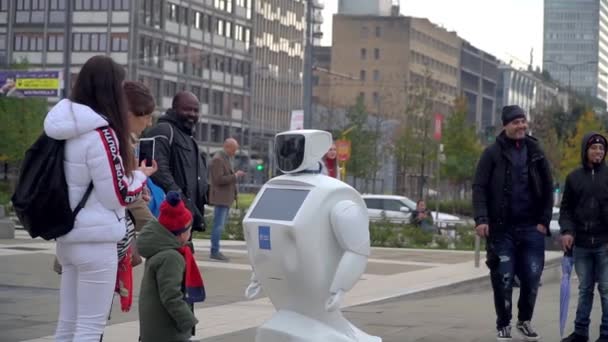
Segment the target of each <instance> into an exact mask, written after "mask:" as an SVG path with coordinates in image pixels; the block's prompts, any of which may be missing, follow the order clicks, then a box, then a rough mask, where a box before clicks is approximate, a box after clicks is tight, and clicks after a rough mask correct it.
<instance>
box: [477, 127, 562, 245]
mask: <svg viewBox="0 0 608 342" xmlns="http://www.w3.org/2000/svg"><path fill="white" fill-rule="evenodd" d="M524 143H525V144H526V149H527V151H528V158H527V165H528V174H529V186H530V188H531V189H530V195H531V196H532V203H533V204H534V208H532V211H531V212H532V213H534V215H533V216H534V218H533V219H534V221H535V222H536V223H537V224H542V225H544V226H545V227H547V234H550V231H549V223H550V222H551V216H552V209H553V178H552V176H551V168H550V166H549V163H548V161H547V159H546V158H545V154H544V153H543V151H542V149H541V148H540V146H539V144H538V141H537V140H536V139H535V138H534V137H531V136H528V135H527V136H526V138H525V139H524ZM509 144H512V142H510V141H509V140H508V139H507V137H506V134H505V132H504V131H503V132H502V133H501V134H500V135H499V136H498V137H496V142H495V143H494V144H492V145H491V146H489V147H488V148H486V149H485V150H484V151H483V153H482V155H481V158H480V160H479V163H478V164H477V170H476V172H475V180H474V181H473V212H474V218H475V224H476V225H480V224H488V225H489V227H490V236H492V235H493V234H496V233H499V232H504V231H506V230H507V229H508V228H509V227H510V224H511V222H510V219H509V213H510V193H511V189H512V185H511V165H512V162H511V159H510V158H511V156H510V154H509V149H510V148H512V147H511V146H510V145H509Z"/></svg>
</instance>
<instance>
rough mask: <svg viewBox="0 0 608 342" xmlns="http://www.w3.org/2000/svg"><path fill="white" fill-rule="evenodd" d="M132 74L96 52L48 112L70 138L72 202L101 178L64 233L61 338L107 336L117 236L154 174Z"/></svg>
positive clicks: (54, 131) (57, 134) (50, 131)
mask: <svg viewBox="0 0 608 342" xmlns="http://www.w3.org/2000/svg"><path fill="white" fill-rule="evenodd" d="M124 79H125V71H124V69H123V68H122V67H121V66H120V65H118V64H117V63H115V62H114V61H113V60H112V59H111V58H109V57H105V56H95V57H92V58H91V59H89V60H88V61H87V62H86V63H85V65H84V66H83V67H82V69H81V71H80V73H79V75H78V79H77V81H76V83H75V84H74V88H73V89H72V94H71V96H70V99H64V100H62V101H60V102H59V103H58V104H57V105H55V107H53V109H51V111H50V112H49V113H48V115H47V116H46V118H45V120H44V131H45V133H46V134H47V135H48V136H49V137H51V138H54V139H58V140H66V145H65V156H64V167H65V176H66V181H67V185H68V194H69V199H70V205H71V207H72V209H74V208H75V207H76V205H77V204H78V202H80V200H81V199H82V198H83V196H84V194H85V192H86V190H87V187H88V186H89V184H91V183H92V184H93V191H92V192H91V195H90V196H89V198H88V200H87V202H86V204H85V206H84V208H83V209H82V210H81V211H80V212H79V213H78V216H77V217H76V220H75V223H74V228H73V229H72V231H70V232H69V233H68V234H66V235H64V236H62V237H60V238H58V239H57V258H58V259H59V263H60V264H61V266H62V268H63V272H62V274H61V288H60V306H59V320H58V323H57V331H56V335H55V340H56V341H58V342H68V341H69V342H72V341H77V342H89V341H91V342H93V341H95V342H97V341H99V339H100V337H101V335H102V333H103V329H104V327H105V324H106V320H107V316H108V313H109V310H110V306H111V302H112V296H113V293H114V287H115V284H116V268H117V262H118V260H117V259H118V255H117V251H116V243H117V242H118V241H119V240H120V239H121V238H122V237H123V236H125V221H124V220H125V206H126V205H127V204H129V203H131V202H133V201H134V200H136V199H137V198H139V196H140V195H141V192H142V189H143V186H144V183H145V181H146V177H147V176H149V175H151V174H152V173H154V171H156V168H155V167H145V166H141V167H140V168H139V169H137V170H134V167H135V164H136V163H135V160H134V157H133V152H132V151H131V148H130V145H129V143H128V139H129V138H128V137H129V127H128V118H127V109H126V103H125V100H124V94H123V90H122V82H123V81H124ZM121 146H126V147H127V148H121Z"/></svg>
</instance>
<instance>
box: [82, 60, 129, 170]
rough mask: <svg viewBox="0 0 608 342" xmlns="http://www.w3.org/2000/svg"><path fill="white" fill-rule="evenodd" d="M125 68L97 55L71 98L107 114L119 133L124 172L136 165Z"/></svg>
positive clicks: (86, 66) (87, 67) (83, 70)
mask: <svg viewBox="0 0 608 342" xmlns="http://www.w3.org/2000/svg"><path fill="white" fill-rule="evenodd" d="M124 80H125V69H124V68H123V67H122V66H120V65H119V64H118V63H116V62H114V60H112V58H110V57H107V56H101V55H100V56H94V57H91V58H89V60H88V61H87V62H86V63H85V64H84V65H83V66H82V69H80V72H79V73H78V78H77V79H76V82H75V83H74V88H73V89H72V94H71V95H70V100H72V101H74V102H76V103H80V104H83V105H86V106H89V107H91V109H93V110H94V111H96V112H97V113H99V114H101V115H103V116H105V117H106V118H107V120H108V121H109V123H110V127H112V129H114V131H115V132H116V136H117V138H118V143H119V144H120V156H121V158H122V162H123V165H124V168H125V172H126V173H127V174H130V173H131V171H133V169H134V168H135V165H134V164H135V160H134V157H133V151H132V149H131V148H129V146H131V145H130V144H129V120H128V118H127V105H126V101H125V96H124V92H123V90H122V83H123V81H124Z"/></svg>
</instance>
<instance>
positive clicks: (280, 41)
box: [251, 0, 321, 157]
mask: <svg viewBox="0 0 608 342" xmlns="http://www.w3.org/2000/svg"><path fill="white" fill-rule="evenodd" d="M315 3H318V1H315ZM255 4H256V5H255V10H254V27H255V29H254V31H255V34H254V42H253V45H254V59H255V61H256V62H255V65H254V68H253V89H254V96H253V98H254V102H253V118H254V119H253V120H252V122H251V132H252V143H253V146H254V148H253V150H254V151H255V152H254V153H256V154H258V155H260V156H266V157H267V156H269V155H270V154H271V153H272V146H271V144H272V140H273V139H274V135H275V134H276V133H277V132H279V131H283V130H286V129H289V123H290V119H291V112H292V110H296V109H302V71H303V58H304V38H303V37H304V33H305V29H306V2H305V1H302V0H274V1H269V0H266V1H256V2H255ZM319 6H321V5H320V4H319Z"/></svg>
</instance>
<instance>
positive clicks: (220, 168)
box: [209, 138, 245, 261]
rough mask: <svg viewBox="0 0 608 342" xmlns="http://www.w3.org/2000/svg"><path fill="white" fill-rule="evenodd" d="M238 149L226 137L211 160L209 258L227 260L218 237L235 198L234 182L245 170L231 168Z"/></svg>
mask: <svg viewBox="0 0 608 342" xmlns="http://www.w3.org/2000/svg"><path fill="white" fill-rule="evenodd" d="M238 149H239V143H238V142H237V141H236V140H235V139H233V138H228V139H226V141H224V149H223V150H222V151H219V152H217V153H216V154H215V155H214V156H213V159H212V160H211V168H210V171H209V180H210V182H211V190H210V192H209V202H210V203H211V204H212V205H213V206H214V207H215V209H214V210H213V228H212V230H211V255H210V258H211V259H215V260H220V261H229V259H228V257H227V256H225V255H224V254H222V253H221V252H220V239H221V237H222V232H223V231H224V225H225V224H226V220H227V219H228V213H229V212H230V206H232V203H233V202H234V200H235V199H236V195H237V189H236V183H237V181H238V179H239V178H240V177H243V176H244V175H245V172H243V171H241V170H238V171H236V172H234V170H233V169H232V158H233V157H234V155H235V154H236V151H237V150H238Z"/></svg>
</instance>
